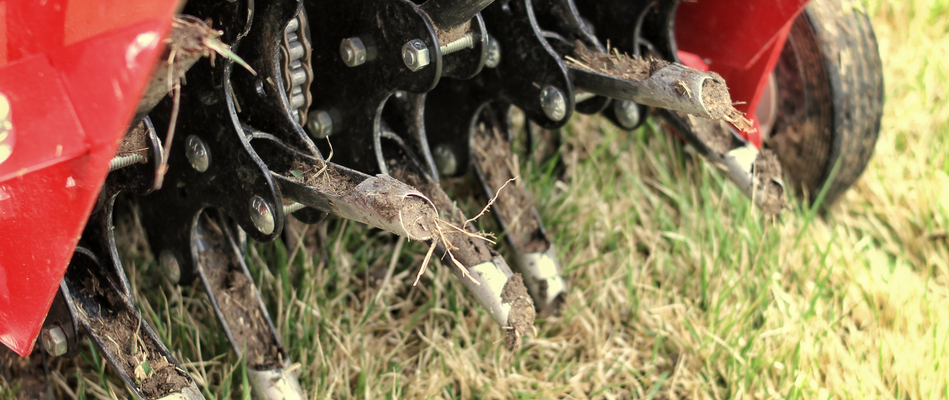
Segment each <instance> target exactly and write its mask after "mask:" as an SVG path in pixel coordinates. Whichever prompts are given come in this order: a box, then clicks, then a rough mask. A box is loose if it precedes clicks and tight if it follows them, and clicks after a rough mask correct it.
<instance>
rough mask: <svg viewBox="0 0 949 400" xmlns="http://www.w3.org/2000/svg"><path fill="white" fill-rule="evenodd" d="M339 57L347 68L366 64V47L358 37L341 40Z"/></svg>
mask: <svg viewBox="0 0 949 400" xmlns="http://www.w3.org/2000/svg"><path fill="white" fill-rule="evenodd" d="M339 56H340V57H341V58H342V59H343V62H344V63H346V65H347V66H349V67H355V66H359V65H363V64H365V63H366V45H365V44H363V42H362V39H359V38H358V37H351V38H346V39H343V42H342V43H340V44H339Z"/></svg>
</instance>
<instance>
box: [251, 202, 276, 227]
mask: <svg viewBox="0 0 949 400" xmlns="http://www.w3.org/2000/svg"><path fill="white" fill-rule="evenodd" d="M250 219H251V221H253V222H254V226H256V227H257V230H259V231H260V233H263V234H264V235H269V234H271V233H273V228H274V221H273V211H271V210H270V205H268V204H267V202H266V201H265V200H264V199H263V198H261V197H260V196H254V197H252V198H251V199H250Z"/></svg>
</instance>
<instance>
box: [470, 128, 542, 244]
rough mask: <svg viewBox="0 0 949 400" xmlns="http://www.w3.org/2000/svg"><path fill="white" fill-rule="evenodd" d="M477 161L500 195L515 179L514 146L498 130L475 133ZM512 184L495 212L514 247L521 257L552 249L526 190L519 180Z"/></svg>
mask: <svg viewBox="0 0 949 400" xmlns="http://www.w3.org/2000/svg"><path fill="white" fill-rule="evenodd" d="M474 149H475V151H474V153H475V154H474V158H475V163H477V166H478V168H479V169H480V170H481V173H482V174H483V175H484V179H485V181H486V183H487V186H488V187H489V188H491V190H492V191H495V192H497V191H498V190H499V189H500V188H501V187H502V186H505V184H506V183H507V182H508V181H509V180H511V179H514V178H515V176H514V172H513V168H512V165H511V163H513V162H514V155H513V154H512V153H511V147H510V143H508V142H507V141H506V140H504V139H502V138H501V135H500V134H499V132H498V131H497V129H487V128H486V127H485V126H484V124H479V125H478V127H477V129H476V130H475V132H474ZM512 183H513V184H508V185H507V186H506V187H505V188H506V190H504V193H501V194H499V195H498V196H497V200H496V201H495V203H494V207H492V210H493V211H494V212H495V213H497V217H498V219H500V220H501V221H503V224H504V225H505V226H506V228H507V234H508V236H509V237H510V239H511V242H512V243H514V247H515V249H516V250H517V251H518V252H521V253H540V252H544V251H547V248H548V247H550V246H549V243H547V238H546V237H545V236H544V233H543V231H542V230H541V229H540V224H539V223H538V222H537V219H536V218H535V217H534V210H533V206H532V203H531V200H530V196H529V195H528V194H527V190H526V188H525V187H524V186H523V185H521V184H519V182H518V181H517V180H515V181H514V182H512Z"/></svg>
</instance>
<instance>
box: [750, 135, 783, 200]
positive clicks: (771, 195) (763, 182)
mask: <svg viewBox="0 0 949 400" xmlns="http://www.w3.org/2000/svg"><path fill="white" fill-rule="evenodd" d="M754 170H755V177H756V178H757V179H755V182H756V185H760V186H761V189H760V190H759V191H758V193H760V194H761V195H763V196H764V198H763V199H762V201H761V209H762V211H764V212H765V213H767V214H771V215H777V214H778V213H780V212H781V210H783V209H784V207H786V206H787V204H785V202H784V199H783V196H784V189H783V188H782V187H781V185H779V184H777V183H775V180H781V178H782V176H783V172H782V170H781V164H780V163H779V162H778V157H777V156H776V155H775V154H774V152H772V151H771V150H768V149H763V150H761V152H760V153H758V158H757V159H756V160H755V164H754ZM756 195H758V194H757V193H756Z"/></svg>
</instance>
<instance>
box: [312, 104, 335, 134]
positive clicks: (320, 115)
mask: <svg viewBox="0 0 949 400" xmlns="http://www.w3.org/2000/svg"><path fill="white" fill-rule="evenodd" d="M306 127H307V129H309V131H310V136H312V137H313V138H314V139H326V138H327V137H329V135H331V134H333V118H332V117H331V116H330V113H328V112H326V111H323V110H313V111H310V113H309V114H307V116H306Z"/></svg>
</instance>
